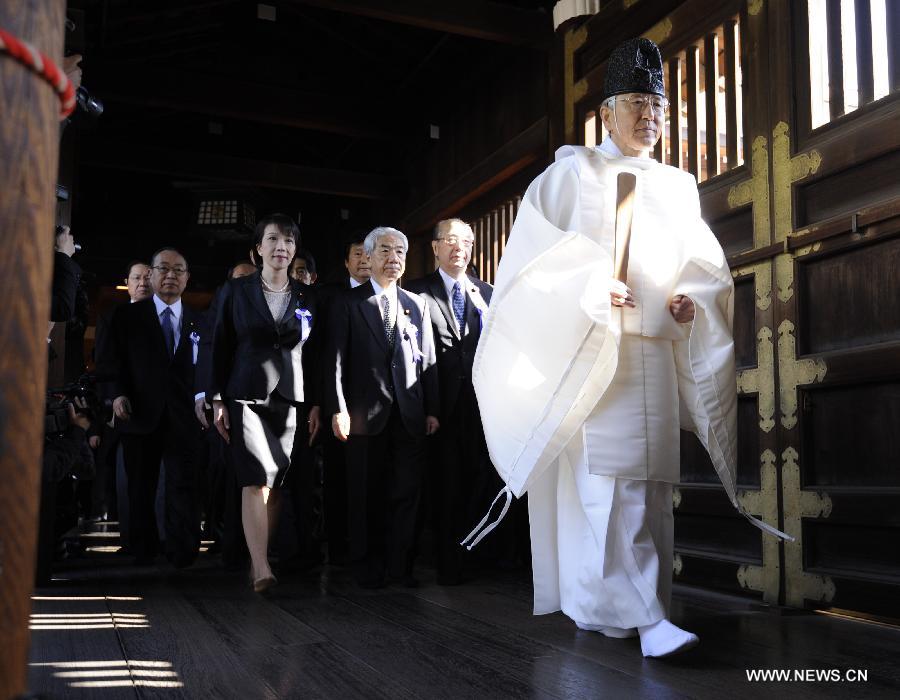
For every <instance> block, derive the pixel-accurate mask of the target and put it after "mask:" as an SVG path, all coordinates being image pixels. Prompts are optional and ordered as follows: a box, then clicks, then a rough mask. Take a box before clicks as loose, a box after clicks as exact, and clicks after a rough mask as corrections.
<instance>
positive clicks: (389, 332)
mask: <svg viewBox="0 0 900 700" xmlns="http://www.w3.org/2000/svg"><path fill="white" fill-rule="evenodd" d="M381 306H382V307H383V308H384V316H383V319H382V320H383V321H384V335H385V337H386V338H387V341H388V345H389V346H390V348H391V349H392V350H393V348H394V334H395V333H396V328H395V327H394V324H393V323H391V300H390V299H388V296H387V294H384V295H382V297H381Z"/></svg>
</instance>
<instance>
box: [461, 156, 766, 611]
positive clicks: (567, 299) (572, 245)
mask: <svg viewBox="0 0 900 700" xmlns="http://www.w3.org/2000/svg"><path fill="white" fill-rule="evenodd" d="M623 171H627V172H631V173H633V174H634V175H635V176H636V180H637V185H636V191H635V200H634V216H633V222H632V234H631V244H630V256H629V265H628V277H627V284H628V286H629V287H630V288H631V289H632V292H633V295H634V298H635V301H636V308H633V309H632V308H618V307H613V306H611V304H610V295H609V284H610V280H611V278H612V275H613V258H614V245H615V212H616V178H617V176H618V174H619V173H620V172H623ZM678 294H683V295H685V296H688V297H690V298H691V300H692V301H693V302H694V306H695V318H694V321H693V322H692V323H687V324H679V323H677V322H676V321H675V320H674V318H673V317H672V315H671V313H670V312H669V303H670V301H671V300H672V297H673V296H675V295H678ZM733 296H734V285H733V282H732V278H731V274H730V272H729V269H728V265H727V263H726V261H725V255H724V253H723V252H722V249H721V246H720V245H719V243H718V241H717V240H716V238H715V236H714V235H713V233H712V232H711V231H710V230H709V228H708V227H707V226H706V224H705V223H704V222H703V220H702V219H701V218H700V203H699V197H698V193H697V186H696V183H695V181H694V178H693V176H692V175H690V174H688V173H685V172H682V171H681V170H678V169H675V168H672V167H670V166H666V165H661V164H659V163H657V162H656V161H654V160H652V159H649V158H632V157H625V156H623V155H622V154H621V152H620V151H619V149H618V148H617V147H616V146H615V144H613V143H612V141H611V140H609V139H607V140H606V141H604V143H603V144H602V145H601V146H600V147H599V148H598V149H589V148H584V147H581V146H565V147H563V148H561V149H560V150H559V151H557V154H556V162H555V163H553V164H552V165H550V166H549V167H548V168H547V169H546V170H545V171H544V172H543V173H542V174H541V175H540V176H538V178H537V179H536V180H535V181H534V182H532V184H531V185H530V186H529V188H528V191H527V192H526V194H525V196H524V198H523V200H522V204H521V207H520V209H519V213H518V215H517V217H516V221H515V224H514V226H513V228H512V231H511V233H510V237H509V242H508V244H507V246H506V249H505V251H504V253H503V258H502V260H501V262H500V267H499V269H498V272H497V280H496V282H495V287H494V295H493V298H492V301H491V308H490V311H489V312H488V313H487V314H486V315H485V319H484V329H483V331H482V335H481V340H480V342H479V346H478V351H477V353H476V356H475V363H474V369H473V382H474V385H475V391H476V394H477V396H478V403H479V408H480V411H481V416H482V422H483V424H484V432H485V437H486V439H487V444H488V449H489V451H490V455H491V459H492V461H493V463H494V465H495V467H496V468H497V471H498V472H499V473H500V476H501V477H502V478H503V480H504V481H505V482H506V484H507V486H506V489H505V490H504V491H501V495H498V499H499V498H501V496H502V495H505V496H506V503H505V504H504V509H503V513H502V514H501V515H500V518H502V517H503V514H505V512H506V508H507V507H508V505H509V501H510V499H511V498H512V496H521V495H522V494H523V493H525V492H526V491H527V492H528V494H529V498H528V506H529V517H530V521H531V546H532V566H533V571H534V612H535V614H544V613H550V612H555V611H557V610H560V609H561V610H562V611H563V612H564V613H566V614H567V615H568V616H569V617H571V618H572V619H573V620H575V621H576V622H578V623H581V624H583V625H599V626H608V627H614V628H624V629H630V628H634V627H637V626H641V625H648V624H652V623H654V622H656V621H658V620H660V619H662V618H663V617H668V605H669V598H670V590H671V580H672V558H673V549H672V538H673V526H672V484H673V483H677V482H678V481H679V428H683V429H685V430H691V431H693V432H694V433H695V434H696V435H697V436H698V438H699V439H700V441H701V442H702V444H703V445H704V447H706V449H707V450H708V451H709V454H710V457H711V458H712V462H713V464H714V465H715V468H716V471H717V472H718V475H719V477H720V479H721V481H722V484H723V486H724V487H725V491H726V494H727V495H728V498H729V499H730V500H731V502H732V503H733V504H734V505H735V507H737V508H739V510H740V506H739V505H738V501H737V495H736V490H735V476H736V474H735V470H736V440H737V432H736V409H737V388H736V382H735V367H734V343H733V339H732V315H733ZM742 513H743V514H744V515H745V516H746V517H747V518H748V519H750V520H751V521H752V522H754V524H755V525H757V526H758V527H760V528H762V529H764V530H767V531H769V532H771V533H772V534H777V535H781V534H782V533H779V532H778V531H777V530H774V529H773V528H771V527H770V526H768V525H766V524H764V523H761V522H760V521H758V520H756V519H755V518H752V517H751V516H750V515H749V514H747V513H745V512H743V511H742ZM500 518H498V520H499V519H500ZM487 520H488V516H486V517H485V520H483V521H482V523H480V524H479V526H478V527H476V529H475V531H473V533H472V535H470V536H469V538H467V540H466V542H468V541H470V540H474V541H473V542H472V545H470V546H473V545H474V544H475V543H477V541H478V539H480V538H481V537H483V536H484V535H485V534H487V532H489V531H490V530H491V529H492V526H490V525H489V526H488V527H487V528H485V529H484V530H483V531H482V532H481V534H478V531H479V530H480V529H482V528H483V527H484V525H485V524H486V522H487ZM494 524H496V523H494ZM476 535H477V537H476ZM464 544H465V543H464Z"/></svg>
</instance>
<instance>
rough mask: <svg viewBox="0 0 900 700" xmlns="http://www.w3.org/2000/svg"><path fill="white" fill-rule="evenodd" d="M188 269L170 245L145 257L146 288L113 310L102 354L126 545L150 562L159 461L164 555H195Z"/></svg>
mask: <svg viewBox="0 0 900 700" xmlns="http://www.w3.org/2000/svg"><path fill="white" fill-rule="evenodd" d="M188 277H189V272H188V267H187V262H186V261H185V259H184V256H182V255H181V253H179V252H178V251H177V250H175V249H173V248H163V249H161V250H159V251H157V252H156V253H155V254H154V256H153V259H152V262H151V274H150V284H151V286H152V287H153V296H152V297H150V298H149V299H145V300H142V301H137V302H135V303H133V304H130V305H128V306H122V307H120V308H119V309H117V310H116V312H115V314H114V315H113V318H112V322H111V324H110V326H111V328H110V341H111V343H110V348H109V352H108V353H107V357H106V358H103V359H102V360H101V362H102V363H103V365H105V367H104V373H105V374H109V375H111V376H112V377H113V382H112V384H113V392H112V393H113V395H114V396H115V400H114V401H113V412H114V413H115V416H116V419H117V420H116V424H117V427H118V429H119V432H120V434H121V439H122V447H123V451H124V458H125V470H126V473H127V474H128V501H129V506H130V512H131V528H130V530H131V532H130V544H131V550H132V552H133V553H134V554H135V558H136V559H135V563H138V564H146V563H151V562H152V561H153V560H154V558H155V556H156V554H157V553H158V550H159V538H158V535H157V526H156V516H155V513H154V499H155V496H156V486H157V482H158V480H159V466H160V462H161V461H164V463H165V469H166V478H165V531H166V550H167V551H166V555H167V556H168V557H169V559H170V560H171V561H172V563H173V564H175V565H176V566H178V567H184V566H188V565H190V564H191V563H192V562H193V561H194V559H195V558H196V556H197V550H198V546H199V540H200V523H199V516H198V513H197V483H196V481H197V477H196V474H197V463H196V462H197V450H198V446H199V438H200V434H199V433H200V427H199V425H197V421H196V420H195V418H194V416H193V408H194V363H195V362H196V342H195V339H196V330H195V329H196V327H197V323H198V322H199V318H198V315H197V314H196V313H195V312H194V311H193V310H192V309H189V308H188V307H186V306H184V305H183V304H182V302H181V295H182V293H183V292H184V288H185V286H186V285H187V281H188Z"/></svg>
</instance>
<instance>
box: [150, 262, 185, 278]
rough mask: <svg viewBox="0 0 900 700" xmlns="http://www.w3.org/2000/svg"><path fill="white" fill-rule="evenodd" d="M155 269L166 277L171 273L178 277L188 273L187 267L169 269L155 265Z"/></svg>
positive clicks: (166, 266)
mask: <svg viewBox="0 0 900 700" xmlns="http://www.w3.org/2000/svg"><path fill="white" fill-rule="evenodd" d="M153 269H154V270H156V271H157V272H158V273H159V274H160V275H162V276H163V277H165V276H166V275H168V274H169V273H170V272H171V273H172V274H173V275H175V276H176V277H181V276H183V275H184V274H185V273H187V268H186V267H169V266H168V265H154V266H153Z"/></svg>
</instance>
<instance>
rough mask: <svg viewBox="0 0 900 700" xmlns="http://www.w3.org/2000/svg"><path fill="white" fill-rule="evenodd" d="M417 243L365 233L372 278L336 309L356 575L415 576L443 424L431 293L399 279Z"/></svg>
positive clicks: (331, 386) (340, 419)
mask: <svg viewBox="0 0 900 700" xmlns="http://www.w3.org/2000/svg"><path fill="white" fill-rule="evenodd" d="M408 247H409V244H408V241H407V239H406V236H405V235H403V234H402V233H401V232H400V231H398V230H396V229H393V228H387V227H379V228H376V229H374V230H373V231H372V232H371V233H369V235H368V236H366V240H365V250H366V253H367V254H368V256H369V261H370V265H371V268H372V278H371V279H370V280H369V281H368V282H366V283H365V284H363V285H360V286H359V287H357V288H355V289H353V290H351V291H349V292H347V293H346V294H345V295H343V296H342V297H341V298H340V299H337V300H336V301H335V303H334V306H333V311H332V314H331V319H330V331H331V338H332V349H331V352H330V353H329V354H328V361H329V363H331V367H334V374H333V381H329V383H328V387H327V388H326V397H327V402H328V403H327V408H328V413H329V414H330V415H331V416H332V430H333V431H334V434H335V436H336V437H337V438H338V439H340V440H344V441H346V442H347V470H348V479H347V480H348V492H347V493H348V498H347V502H348V508H349V511H350V557H351V560H352V562H353V564H354V568H355V574H356V577H357V581H358V582H359V583H360V585H362V586H365V587H373V588H377V587H380V586H383V585H384V582H385V576H386V575H387V576H390V577H391V578H392V579H397V580H401V581H403V583H404V584H405V585H407V586H415V585H417V582H416V580H415V578H413V571H412V564H413V555H414V547H415V536H416V517H417V513H418V506H419V498H420V490H421V480H422V472H423V469H424V466H425V459H426V450H425V447H426V443H425V437H426V436H427V435H431V434H433V433H435V432H436V431H437V430H438V427H439V424H438V419H437V415H438V411H439V397H438V383H437V375H436V373H435V371H434V363H435V352H434V341H433V337H432V331H431V321H430V319H429V315H428V308H427V306H426V305H425V301H424V300H423V299H422V298H421V297H418V296H416V295H414V294H409V293H408V292H406V291H404V290H402V289H399V288H398V287H397V280H398V279H399V278H400V276H401V275H402V274H403V271H404V269H405V268H406V252H407V250H408Z"/></svg>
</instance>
